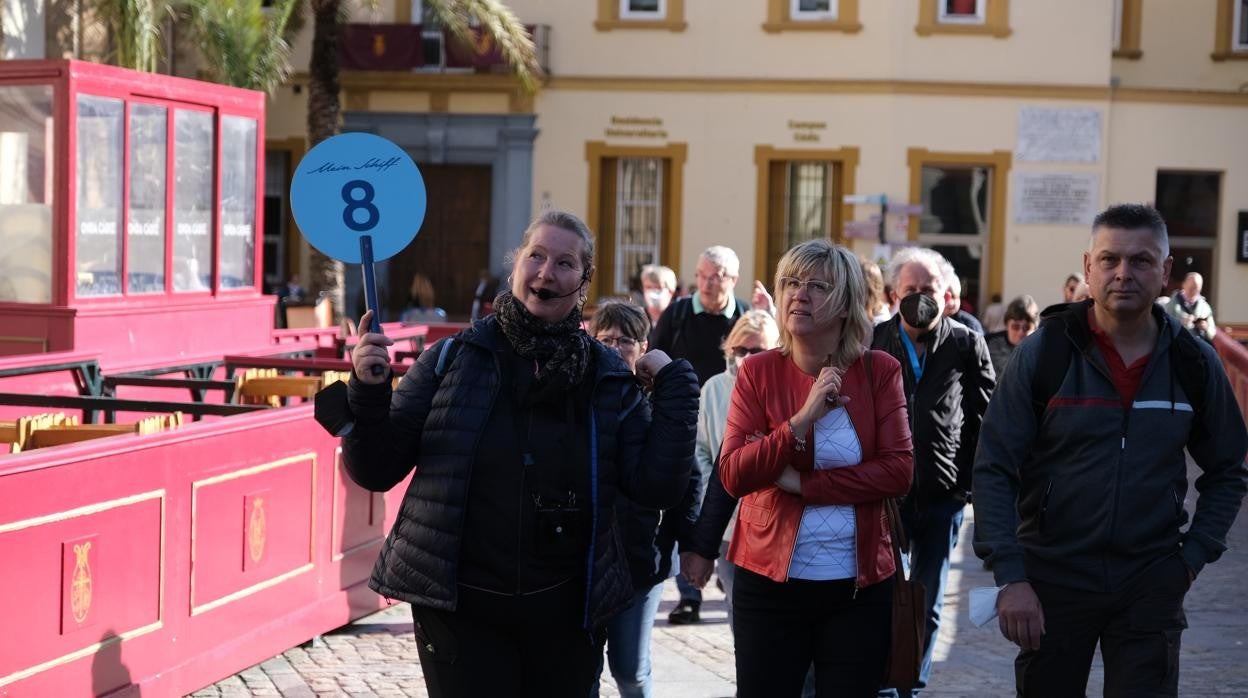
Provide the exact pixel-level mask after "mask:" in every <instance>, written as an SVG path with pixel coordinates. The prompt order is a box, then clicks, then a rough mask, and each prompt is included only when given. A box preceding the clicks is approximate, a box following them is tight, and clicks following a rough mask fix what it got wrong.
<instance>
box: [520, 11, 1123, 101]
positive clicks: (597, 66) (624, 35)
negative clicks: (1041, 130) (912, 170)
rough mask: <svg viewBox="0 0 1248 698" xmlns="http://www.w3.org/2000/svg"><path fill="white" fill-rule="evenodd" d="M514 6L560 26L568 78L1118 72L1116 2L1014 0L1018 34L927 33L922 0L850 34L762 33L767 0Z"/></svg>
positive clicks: (1066, 80)
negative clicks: (603, 25) (670, 25)
mask: <svg viewBox="0 0 1248 698" xmlns="http://www.w3.org/2000/svg"><path fill="white" fill-rule="evenodd" d="M786 1H787V0H786ZM508 4H509V5H510V6H511V7H512V8H513V9H514V10H515V11H516V13H517V14H518V15H519V16H520V17H521V18H523V21H525V22H531V23H537V24H549V25H551V27H552V30H551V50H550V59H551V72H552V73H553V74H555V75H559V76H652V77H682V76H701V77H719V78H723V77H732V78H738V77H770V78H783V79H813V78H839V79H882V78H892V79H899V80H940V81H953V82H963V81H983V82H1026V83H1042V84H1079V85H1105V84H1106V83H1107V82H1108V79H1109V60H1110V56H1109V51H1108V48H1107V45H1108V38H1107V37H1108V36H1109V31H1110V21H1111V14H1110V10H1109V5H1108V4H1107V3H1101V2H1088V1H1087V0H1044V2H1037V1H1036V0H1013V2H1011V3H1010V7H1009V10H1010V26H1011V28H1012V29H1013V34H1012V35H1011V36H1009V37H1008V38H1005V39H997V38H993V37H990V36H964V35H956V36H955V35H940V36H928V37H921V36H918V35H917V34H916V32H915V26H916V24H917V23H918V16H919V9H918V8H919V3H918V0H888V1H887V2H881V1H880V0H858V17H859V21H860V22H861V24H862V30H861V31H859V32H857V33H853V34H849V33H844V32H829V31H784V32H778V33H768V32H765V31H764V30H763V28H762V25H763V22H764V21H765V20H766V17H767V2H766V0H718V1H714V0H686V2H685V20H686V21H687V23H688V28H687V29H686V30H685V31H683V32H672V31H665V30H623V29H617V30H611V31H605V32H604V31H598V30H596V29H595V28H594V20H595V18H596V15H597V3H596V2H595V1H593V0H563V1H556V0H512V1H511V2H509V3H508ZM1059 47H1060V49H1059ZM1038 56H1043V60H1037V57H1038Z"/></svg>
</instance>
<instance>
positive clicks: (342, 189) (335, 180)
mask: <svg viewBox="0 0 1248 698" xmlns="http://www.w3.org/2000/svg"><path fill="white" fill-rule="evenodd" d="M290 206H291V209H292V210H293V212H294V214H295V222H296V223H297V224H298V225H299V229H300V231H302V232H303V236H304V237H305V238H307V240H308V243H310V244H311V245H312V246H313V247H315V248H316V249H318V250H320V251H321V252H324V253H325V254H326V255H327V256H329V257H333V258H334V259H338V260H342V261H344V262H352V263H356V264H358V263H361V262H362V259H361V257H360V255H361V250H360V239H361V238H363V237H371V238H372V245H373V255H374V261H380V260H383V259H389V258H390V257H393V256H394V255H396V254H398V253H399V252H400V251H402V250H403V248H405V247H407V245H408V243H410V242H411V241H412V239H413V238H415V237H416V233H417V232H418V231H419V230H420V224H421V222H422V221H424V219H425V181H424V179H423V178H422V177H421V176H420V170H418V169H417V168H416V163H414V162H412V158H411V157H409V156H408V154H407V153H406V152H404V151H403V149H402V148H400V147H399V146H397V145H395V144H394V143H392V142H390V141H388V140H386V139H385V138H382V137H381V136H375V135H373V134H371V133H344V134H341V135H338V136H334V137H333V138H329V139H326V140H324V141H321V142H320V143H319V144H317V146H316V147H315V148H313V149H312V150H310V151H308V154H307V155H305V156H303V160H301V161H300V162H299V166H298V167H297V168H296V169H295V176H294V180H293V181H292V182H291V185H290Z"/></svg>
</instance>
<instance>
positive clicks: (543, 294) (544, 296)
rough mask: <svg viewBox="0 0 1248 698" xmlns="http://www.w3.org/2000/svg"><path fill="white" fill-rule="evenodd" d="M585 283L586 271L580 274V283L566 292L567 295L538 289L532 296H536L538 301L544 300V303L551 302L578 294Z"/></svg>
mask: <svg viewBox="0 0 1248 698" xmlns="http://www.w3.org/2000/svg"><path fill="white" fill-rule="evenodd" d="M586 281H589V272H588V271H587V272H585V273H584V274H581V283H579V284H577V285H576V288H574V289H572V290H571V291H568V292H567V293H555V292H554V291H552V290H550V289H548V288H539V289H537V290H536V291H534V292H533V295H535V296H537V297H538V298H539V299H541V300H544V301H553V300H555V299H556V298H567V297H568V296H571V295H572V294H574V293H580V291H581V287H582V286H584V285H585V282H586Z"/></svg>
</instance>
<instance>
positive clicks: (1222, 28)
mask: <svg viewBox="0 0 1248 698" xmlns="http://www.w3.org/2000/svg"><path fill="white" fill-rule="evenodd" d="M1236 1H1237V0H1218V9H1217V22H1216V27H1215V28H1214V35H1213V53H1212V54H1210V55H1209V57H1210V58H1212V59H1213V60H1215V61H1219V62H1221V61H1248V46H1245V47H1244V48H1236V46H1235V3H1236Z"/></svg>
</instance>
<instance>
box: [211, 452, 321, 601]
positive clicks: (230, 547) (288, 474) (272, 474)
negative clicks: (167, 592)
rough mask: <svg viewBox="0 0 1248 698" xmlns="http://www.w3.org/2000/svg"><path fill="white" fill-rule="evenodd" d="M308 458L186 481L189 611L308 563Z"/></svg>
mask: <svg viewBox="0 0 1248 698" xmlns="http://www.w3.org/2000/svg"><path fill="white" fill-rule="evenodd" d="M313 463H314V461H313V458H311V457H307V456H305V457H300V456H294V457H289V458H286V459H283V460H279V461H276V462H273V463H267V464H262V465H257V466H252V467H249V468H245V469H241V470H237V471H235V472H230V473H225V474H221V475H217V476H215V477H213V478H209V479H207V480H201V481H199V482H196V483H194V484H192V487H193V488H194V494H193V497H194V505H193V506H194V510H195V521H194V528H193V531H192V534H191V535H192V544H191V545H192V550H191V555H192V558H191V559H192V561H193V563H192V564H193V570H192V572H191V575H192V577H191V593H192V596H191V607H192V612H193V613H196V612H199V611H200V610H204V607H205V606H206V605H211V604H212V603H213V602H214V601H218V600H219V599H222V598H223V597H226V596H228V595H230V594H233V593H236V592H241V591H243V590H246V589H249V588H252V587H255V586H256V585H259V584H262V583H264V582H267V581H271V580H273V579H274V578H276V577H279V576H280V575H283V574H285V573H288V572H291V571H293V570H295V569H298V568H299V567H301V566H303V565H307V564H308V563H310V562H312V527H313V523H314V522H313V507H312V503H313V488H312V487H313V486H312V478H313V470H314V465H313Z"/></svg>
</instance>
